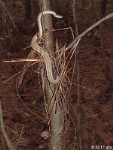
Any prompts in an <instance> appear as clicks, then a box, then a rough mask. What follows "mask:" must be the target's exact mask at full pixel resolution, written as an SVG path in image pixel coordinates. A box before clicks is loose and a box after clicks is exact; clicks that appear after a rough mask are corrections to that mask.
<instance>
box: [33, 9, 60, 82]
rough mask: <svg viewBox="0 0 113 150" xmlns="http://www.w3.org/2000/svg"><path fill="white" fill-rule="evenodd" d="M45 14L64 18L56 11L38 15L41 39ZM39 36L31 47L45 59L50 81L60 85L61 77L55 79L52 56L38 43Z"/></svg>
mask: <svg viewBox="0 0 113 150" xmlns="http://www.w3.org/2000/svg"><path fill="white" fill-rule="evenodd" d="M44 14H52V15H53V16H55V17H57V18H62V16H60V15H57V14H56V13H55V12H54V11H50V10H48V11H44V12H43V13H40V14H39V15H38V19H37V21H38V27H39V39H41V37H42V34H43V32H42V25H41V17H42V15H44ZM37 38H38V37H37V35H35V36H34V37H33V38H32V41H31V47H32V48H33V49H34V50H35V51H36V52H38V53H39V54H40V55H41V56H42V57H43V59H44V63H45V67H46V71H47V78H48V80H49V81H50V82H51V83H54V84H56V83H58V82H59V81H60V77H59V76H57V78H56V79H54V77H53V71H52V62H51V59H50V56H49V54H48V52H47V51H46V50H45V49H44V48H42V47H41V46H40V45H39V44H38V43H37Z"/></svg>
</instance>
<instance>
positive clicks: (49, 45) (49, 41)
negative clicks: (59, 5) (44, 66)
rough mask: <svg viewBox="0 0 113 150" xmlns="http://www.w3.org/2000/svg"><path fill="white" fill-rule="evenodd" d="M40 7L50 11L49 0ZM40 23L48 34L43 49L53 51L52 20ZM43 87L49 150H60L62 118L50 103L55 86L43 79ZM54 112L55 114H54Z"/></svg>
mask: <svg viewBox="0 0 113 150" xmlns="http://www.w3.org/2000/svg"><path fill="white" fill-rule="evenodd" d="M39 2H40V6H41V10H42V11H44V10H50V1H49V0H40V1H39ZM42 23H43V30H44V31H47V33H48V34H46V35H44V40H45V47H46V49H47V50H48V52H49V51H50V52H52V51H53V47H54V44H53V43H54V42H53V34H52V32H50V31H51V30H52V27H53V25H52V19H51V16H50V15H44V16H43V17H42ZM45 83H46V84H45V87H46V89H45V90H46V95H47V101H48V106H49V104H50V103H51V108H52V107H53V108H52V111H51V115H50V118H51V120H50V121H51V122H50V127H51V140H50V150H61V149H62V147H61V126H62V122H61V120H62V119H61V118H62V112H61V109H60V106H59V104H57V111H56V110H55V109H56V107H55V105H54V101H53V102H51V99H52V97H53V93H54V91H55V86H54V85H53V84H50V83H49V82H48V80H47V78H46V79H45ZM51 108H49V109H51ZM55 111H56V112H55Z"/></svg>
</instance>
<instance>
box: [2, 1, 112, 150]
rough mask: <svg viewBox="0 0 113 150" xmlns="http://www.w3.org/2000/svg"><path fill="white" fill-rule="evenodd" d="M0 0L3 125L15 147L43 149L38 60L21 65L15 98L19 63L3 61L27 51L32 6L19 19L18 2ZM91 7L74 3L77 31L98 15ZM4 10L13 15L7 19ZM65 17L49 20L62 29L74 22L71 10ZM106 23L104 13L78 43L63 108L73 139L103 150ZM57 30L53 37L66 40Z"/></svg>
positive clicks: (106, 141) (107, 127)
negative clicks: (0, 8) (0, 7)
mask: <svg viewBox="0 0 113 150" xmlns="http://www.w3.org/2000/svg"><path fill="white" fill-rule="evenodd" d="M4 2H5V6H6V8H7V10H8V12H5V13H6V16H5V18H6V21H5V20H2V21H4V22H2V23H1V26H0V28H1V31H2V32H1V33H0V58H1V59H0V60H1V61H0V83H1V85H0V101H1V104H2V109H3V119H4V124H5V128H6V131H7V134H8V136H9V138H10V139H11V143H12V144H13V146H14V148H15V149H16V150H38V149H42V150H48V145H49V144H48V143H49V138H44V137H43V136H42V135H43V132H44V131H48V124H47V122H46V120H45V118H46V113H45V106H44V99H43V92H42V87H41V82H40V76H39V74H38V73H37V68H38V65H37V64H36V65H34V66H31V67H30V69H28V70H27V72H26V74H25V76H24V79H23V82H22V84H21V86H20V88H19V89H18V90H19V95H20V96H21V98H20V97H19V96H18V94H17V89H16V83H17V82H16V81H17V80H18V76H19V72H20V71H21V70H22V68H23V66H24V63H23V62H19V63H18V62H16V63H6V62H3V61H4V60H12V59H17V58H27V56H28V54H29V52H30V51H31V48H30V47H29V45H30V42H31V39H32V37H33V35H34V34H35V33H36V32H37V30H38V27H37V23H35V20H36V12H35V11H33V14H34V15H33V17H32V19H28V20H27V19H24V11H23V7H22V2H21V1H19V0H18V1H16V2H15V1H13V0H12V1H10V2H9V1H7V0H5V1H4ZM32 7H33V6H32ZM95 8H96V6H95V5H94V7H91V6H88V7H86V6H84V7H83V8H82V7H81V5H80V3H79V2H78V5H77V7H76V12H79V13H78V14H77V21H78V28H79V33H81V32H83V31H84V30H85V29H87V28H88V27H89V26H90V25H92V24H93V23H95V22H96V21H97V20H98V18H97V16H98V14H97V9H95ZM112 10H113V2H112V0H109V1H108V3H107V12H106V14H109V13H111V12H112ZM9 12H10V15H11V17H12V18H13V20H12V21H11V19H12V18H11V17H9V16H10V15H9ZM61 12H62V11H61ZM62 15H63V14H62ZM66 17H68V18H65V20H68V22H65V21H64V22H61V23H60V22H58V23H57V24H55V23H54V24H55V25H56V27H60V28H63V27H64V26H66V27H67V26H68V25H69V26H70V25H72V27H74V24H73V20H72V14H71V11H70V13H69V14H68V16H66ZM66 23H67V24H66ZM112 26H113V18H110V19H109V20H107V21H106V22H104V23H102V26H101V27H100V28H101V30H99V28H96V29H94V30H93V31H92V32H90V33H88V34H87V35H86V36H85V37H83V38H82V39H81V41H80V43H79V51H78V54H77V61H76V66H77V69H76V70H77V72H78V73H77V74H76V75H75V78H74V83H75V84H76V86H74V89H73V88H72V90H71V91H70V93H71V94H70V95H71V102H70V106H69V107H71V109H70V110H71V111H70V114H71V115H72V117H71V118H73V120H74V122H75V124H77V125H76V127H77V129H78V133H77V134H79V135H81V141H82V143H80V140H78V143H79V144H82V146H83V147H84V148H83V149H85V150H89V149H91V148H92V149H99V148H100V146H103V147H102V148H103V149H106V146H109V149H110V148H111V149H113V147H112V146H113V116H112V113H113V50H112V49H113V38H112V37H113V28H112ZM61 32H62V31H58V32H57V33H56V36H57V38H60V39H61V40H62V41H63V42H64V41H65V42H67V43H70V42H71V40H72V37H70V36H71V35H70V33H68V32H67V31H64V32H62V33H61ZM65 42H64V43H65ZM73 63H75V61H74V59H72V62H71V64H70V65H69V67H70V68H71V65H72V64H73ZM70 74H71V73H70ZM78 79H79V80H78ZM78 84H79V86H78ZM78 100H79V104H78ZM79 105H80V106H79ZM78 114H79V115H80V116H81V117H80V118H81V119H80V121H79V118H78V117H77V116H78ZM76 122H77V123H76ZM74 128H75V126H73V125H72V127H71V129H70V137H71V136H72V135H73V131H74ZM70 141H71V142H69V144H70V145H76V144H75V143H73V139H72V140H71V139H70ZM79 144H78V145H79ZM110 146H111V147H110ZM70 147H71V146H70ZM102 148H100V149H102ZM5 149H7V146H6V143H5V140H4V138H3V135H2V134H1V137H0V150H5ZM68 149H69V148H68ZM70 149H72V147H71V148H70ZM74 149H75V150H77V148H74Z"/></svg>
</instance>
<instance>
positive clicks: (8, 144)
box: [0, 102, 14, 150]
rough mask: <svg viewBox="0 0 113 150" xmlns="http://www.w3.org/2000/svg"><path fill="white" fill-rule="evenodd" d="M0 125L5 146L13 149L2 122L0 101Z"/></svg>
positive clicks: (10, 149)
mask: <svg viewBox="0 0 113 150" xmlns="http://www.w3.org/2000/svg"><path fill="white" fill-rule="evenodd" d="M0 125H1V132H2V134H3V136H4V139H5V141H6V143H7V147H8V149H9V150H14V148H13V145H12V144H11V142H10V140H9V138H8V135H7V133H6V130H5V126H4V122H3V113H2V106H1V102H0Z"/></svg>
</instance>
